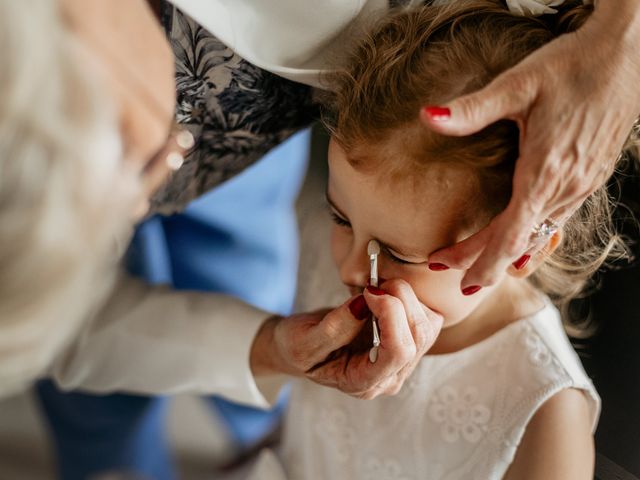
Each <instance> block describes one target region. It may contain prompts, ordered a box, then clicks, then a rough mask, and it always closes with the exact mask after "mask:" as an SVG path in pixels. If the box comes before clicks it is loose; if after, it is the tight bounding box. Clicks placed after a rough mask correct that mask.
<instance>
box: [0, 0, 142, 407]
mask: <svg viewBox="0 0 640 480" xmlns="http://www.w3.org/2000/svg"><path fill="white" fill-rule="evenodd" d="M0 45H2V50H0V395H3V394H7V393H10V392H12V391H15V390H16V389H18V388H21V387H22V386H24V385H26V384H27V383H28V382H29V381H31V380H33V379H35V378H36V377H37V376H38V375H41V374H43V373H44V372H45V371H46V369H47V366H48V365H49V363H50V362H51V361H52V360H53V359H54V358H55V356H56V354H58V353H59V352H60V351H61V350H62V349H63V348H64V347H65V346H66V345H67V344H68V342H70V341H71V339H72V338H73V336H74V334H76V333H77V331H78V329H79V328H80V326H81V325H82V323H83V322H84V321H88V319H89V314H90V313H91V311H92V309H94V308H96V307H97V306H98V305H99V304H100V303H101V301H102V300H103V299H104V297H105V296H106V294H107V293H108V292H109V289H110V286H111V285H112V281H113V278H114V273H115V270H116V264H117V261H118V258H117V257H118V255H117V242H118V240H120V243H122V241H123V239H126V236H127V233H128V231H129V230H130V224H131V220H130V219H131V213H130V212H131V210H132V208H131V206H132V204H133V201H134V198H135V196H136V195H137V193H138V185H137V181H136V177H135V175H133V174H132V172H131V171H127V170H126V169H125V168H123V162H122V158H121V157H122V155H121V152H122V148H121V143H120V138H119V134H118V128H117V120H116V115H115V113H116V112H114V111H113V108H111V107H110V105H109V103H108V100H107V97H108V96H107V95H105V94H104V88H102V87H101V81H100V75H99V73H98V72H99V69H98V68H96V65H94V64H93V62H92V61H91V58H90V55H89V54H88V53H87V52H86V51H84V50H83V49H82V46H81V45H79V43H78V42H77V41H76V40H75V38H74V36H73V35H72V33H70V32H69V31H68V30H67V29H66V27H65V24H64V20H63V18H62V15H61V13H60V11H59V7H58V1H57V0H29V1H28V2H25V1H19V0H0Z"/></svg>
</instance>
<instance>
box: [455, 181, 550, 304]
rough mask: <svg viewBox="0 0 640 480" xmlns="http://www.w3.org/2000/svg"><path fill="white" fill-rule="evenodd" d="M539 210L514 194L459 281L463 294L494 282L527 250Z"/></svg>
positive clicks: (524, 196)
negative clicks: (460, 281)
mask: <svg viewBox="0 0 640 480" xmlns="http://www.w3.org/2000/svg"><path fill="white" fill-rule="evenodd" d="M541 210H542V209H541V207H538V206H537V205H536V204H534V203H532V202H531V199H530V198H529V197H528V195H527V194H526V192H525V191H521V193H520V194H516V192H514V196H513V197H512V198H511V201H510V202H509V205H508V206H507V208H506V209H505V210H504V211H503V212H502V213H500V214H499V215H497V216H496V217H495V218H494V219H493V221H492V222H491V224H490V225H489V227H488V230H489V232H488V234H487V236H488V239H487V244H486V247H485V248H484V250H483V251H482V253H481V255H479V256H478V258H477V260H476V261H475V262H474V263H473V265H471V267H469V270H468V271H467V273H466V275H465V276H464V278H463V279H462V284H461V289H462V291H463V292H465V290H466V289H468V288H471V287H475V286H479V287H485V286H489V285H493V284H494V283H495V281H496V279H497V278H498V277H499V276H500V274H501V273H502V272H504V271H505V270H506V269H507V268H508V266H509V264H510V263H512V262H513V260H514V259H516V258H518V257H519V256H520V255H521V254H522V252H524V251H525V250H526V248H527V245H528V242H529V237H530V235H531V229H532V227H533V226H534V225H535V224H536V223H537V222H538V221H539V219H540V216H541Z"/></svg>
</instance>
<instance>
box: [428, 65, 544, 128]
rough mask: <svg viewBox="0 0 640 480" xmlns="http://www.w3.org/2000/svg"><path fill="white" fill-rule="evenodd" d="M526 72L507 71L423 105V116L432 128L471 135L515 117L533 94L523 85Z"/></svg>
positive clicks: (527, 106)
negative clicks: (443, 101)
mask: <svg viewBox="0 0 640 480" xmlns="http://www.w3.org/2000/svg"><path fill="white" fill-rule="evenodd" d="M523 75H525V74H523V73H510V72H506V73H504V74H502V75H500V76H498V77H496V78H495V79H494V80H493V81H492V82H491V83H489V85H487V86H486V87H484V88H482V89H481V90H478V91H476V92H473V93H470V94H467V95H463V96H461V97H458V98H456V99H455V100H452V101H450V102H449V103H447V104H446V105H443V106H433V105H429V106H426V107H424V108H423V109H422V110H421V111H420V118H421V120H422V121H423V122H424V123H425V124H426V125H427V126H428V127H429V128H430V129H431V130H433V131H435V132H438V133H441V134H443V135H451V136H465V135H471V134H473V133H476V132H479V131H480V130H482V129H483V128H485V127H486V126H488V125H491V124H492V123H495V122H497V121H498V120H500V119H503V118H506V119H512V120H515V119H516V117H517V116H518V115H519V114H520V113H521V112H524V111H526V110H527V109H528V108H529V105H530V104H531V102H532V101H533V98H534V95H532V94H531V92H532V89H528V88H523V87H522V85H523V84H524V83H525V82H523V81H522V79H523V78H524V77H523Z"/></svg>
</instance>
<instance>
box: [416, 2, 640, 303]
mask: <svg viewBox="0 0 640 480" xmlns="http://www.w3.org/2000/svg"><path fill="white" fill-rule="evenodd" d="M639 5H640V4H638V2H637V1H634V0H620V1H615V2H614V1H609V0H600V1H599V2H598V3H597V8H596V11H595V12H594V13H593V14H592V16H591V18H589V19H588V20H587V22H586V23H585V25H584V26H583V27H581V28H580V29H579V30H577V31H576V32H574V33H570V34H566V35H562V36H561V37H559V38H557V39H556V40H555V41H553V42H551V43H550V44H548V45H546V46H545V47H543V48H541V49H540V50H537V51H536V52H534V53H533V54H532V55H530V56H529V57H527V58H526V59H525V60H523V61H522V62H521V63H520V64H518V65H517V66H515V67H514V68H512V69H511V70H508V71H507V72H505V73H503V74H502V75H500V76H499V77H497V78H496V79H495V80H494V81H493V82H492V83H491V84H489V85H488V86H487V87H486V88H484V89H482V90H481V91H479V92H476V93H473V94H470V95H466V96H463V97H460V98H458V99H456V100H454V101H452V102H451V103H449V104H448V105H446V106H445V107H435V108H434V107H431V108H426V109H424V110H423V112H422V118H423V120H424V121H425V123H426V124H427V125H428V126H429V127H430V128H431V129H433V130H435V131H437V132H440V133H443V134H445V135H469V134H471V133H474V132H477V131H479V130H481V129H482V128H484V127H485V126H487V125H489V124H491V123H493V122H495V121H497V120H499V119H501V118H508V119H512V120H515V121H516V122H517V123H518V125H519V127H520V158H519V160H518V162H517V163H516V169H515V174H514V180H513V195H512V198H511V201H510V203H509V205H508V206H507V208H506V209H505V210H504V212H502V213H501V214H500V215H498V216H496V217H495V218H494V219H493V221H492V222H491V223H490V224H489V226H488V227H486V228H485V229H483V230H481V231H480V232H478V233H477V234H476V235H474V236H472V237H470V238H468V239H467V240H465V241H463V242H460V243H458V244H456V245H454V246H452V247H448V248H445V249H443V250H440V251H438V252H436V253H434V254H432V255H431V257H430V264H440V265H436V266H434V269H444V268H445V267H444V266H447V267H450V268H456V269H468V272H467V273H466V275H465V277H464V278H463V280H462V284H461V288H462V289H463V290H464V289H466V288H470V287H473V286H487V285H491V284H493V283H494V281H495V279H496V278H497V277H498V276H499V274H500V272H501V271H503V270H505V269H506V268H507V267H508V266H509V265H510V264H511V263H512V262H516V264H515V265H522V262H523V261H526V259H524V258H522V257H521V256H522V255H523V254H524V253H525V252H527V249H528V248H529V247H530V245H529V238H530V235H531V232H532V228H533V227H534V225H536V224H539V223H540V222H542V221H544V220H545V219H552V220H553V221H554V222H557V223H559V224H562V222H563V221H564V220H566V219H567V218H568V217H570V216H571V214H572V213H573V212H575V211H576V210H577V209H578V208H579V207H580V205H581V204H582V202H583V201H584V200H585V199H586V198H587V197H588V196H589V195H590V194H591V193H593V192H594V191H595V190H596V189H597V188H599V187H600V186H601V185H603V184H604V182H605V181H606V180H607V179H608V178H609V176H610V175H611V173H612V172H613V169H614V165H615V162H616V159H617V157H618V154H619V152H620V150H621V148H622V146H623V143H624V141H625V139H626V137H627V135H628V134H629V131H630V129H631V127H632V125H633V122H634V120H635V119H636V118H637V116H638V114H640V55H639V54H638V46H640V6H639ZM533 251H535V248H533ZM528 253H532V252H531V251H530V252H528ZM443 265H444V266H443ZM515 265H514V266H515ZM471 291H477V289H475V288H472V289H471Z"/></svg>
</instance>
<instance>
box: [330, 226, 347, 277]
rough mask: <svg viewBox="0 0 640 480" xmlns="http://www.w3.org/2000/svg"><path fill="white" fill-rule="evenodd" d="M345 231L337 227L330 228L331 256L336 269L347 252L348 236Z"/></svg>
mask: <svg viewBox="0 0 640 480" xmlns="http://www.w3.org/2000/svg"><path fill="white" fill-rule="evenodd" d="M345 230H346V229H345V228H341V227H340V226H338V225H333V226H332V227H331V256H332V257H333V262H334V263H335V264H336V266H337V267H338V268H340V265H341V264H342V262H343V260H344V259H345V257H346V255H347V253H348V252H349V244H350V238H349V237H350V236H349V235H348V234H347V232H346V231H345Z"/></svg>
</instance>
